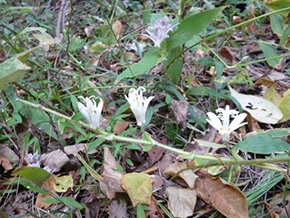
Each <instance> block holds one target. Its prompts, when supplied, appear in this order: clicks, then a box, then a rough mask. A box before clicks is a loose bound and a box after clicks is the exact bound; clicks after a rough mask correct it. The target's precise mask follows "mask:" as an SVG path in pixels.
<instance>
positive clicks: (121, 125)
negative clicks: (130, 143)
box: [114, 119, 129, 135]
mask: <svg viewBox="0 0 290 218" xmlns="http://www.w3.org/2000/svg"><path fill="white" fill-rule="evenodd" d="M128 126H129V123H128V122H127V121H125V120H123V119H121V120H118V122H117V123H116V124H115V125H114V133H115V134H116V135H120V134H121V133H122V132H123V131H124V130H125V129H127V128H128Z"/></svg>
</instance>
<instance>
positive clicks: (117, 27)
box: [112, 20, 123, 40]
mask: <svg viewBox="0 0 290 218" xmlns="http://www.w3.org/2000/svg"><path fill="white" fill-rule="evenodd" d="M112 29H113V31H114V33H115V36H116V38H117V40H119V39H120V38H121V37H122V34H123V25H122V23H121V22H120V21H119V20H116V21H115V22H114V23H113V24H112Z"/></svg>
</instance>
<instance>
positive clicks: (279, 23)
mask: <svg viewBox="0 0 290 218" xmlns="http://www.w3.org/2000/svg"><path fill="white" fill-rule="evenodd" d="M270 24H271V28H272V31H273V32H274V33H275V34H277V35H278V36H281V35H282V33H283V31H284V26H286V24H285V21H284V19H283V17H282V16H281V15H278V14H274V15H271V16H270Z"/></svg>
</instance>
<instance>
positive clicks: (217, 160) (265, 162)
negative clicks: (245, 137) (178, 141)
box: [16, 98, 290, 173]
mask: <svg viewBox="0 0 290 218" xmlns="http://www.w3.org/2000/svg"><path fill="white" fill-rule="evenodd" d="M16 100H17V101H19V102H22V103H23V104H26V105H29V106H32V107H34V108H38V109H41V110H44V111H46V112H48V113H51V114H54V115H57V116H59V117H61V118H64V119H66V120H67V121H69V122H71V123H74V124H76V123H77V124H79V125H81V126H82V127H84V128H87V129H90V130H91V131H92V132H94V133H98V134H100V135H97V137H100V138H104V139H106V140H116V141H123V142H132V143H140V144H144V145H152V146H154V145H155V146H158V147H160V148H163V149H166V150H168V151H172V152H175V153H177V154H179V155H180V156H181V157H182V158H185V159H202V160H208V161H211V162H210V163H209V164H205V165H201V166H195V168H204V167H210V166H218V165H252V166H256V167H260V168H263V169H267V170H274V171H278V172H283V173H284V172H286V169H282V168H279V167H278V166H275V165H271V164H269V163H276V162H290V156H287V157H271V158H268V159H254V160H245V159H242V158H241V157H239V158H237V157H235V158H223V157H215V156H208V155H199V154H194V153H190V152H186V151H183V150H181V149H178V148H174V147H170V146H168V145H164V144H161V143H159V142H157V141H155V140H153V139H152V140H151V141H146V140H143V139H134V138H129V137H124V136H117V135H115V134H114V133H108V132H105V131H103V130H97V129H93V128H91V127H90V126H89V125H88V124H86V123H84V122H82V121H74V120H72V119H71V118H70V117H69V116H66V115H63V114H62V113H59V112H57V111H54V110H51V109H49V108H46V107H44V106H42V105H40V104H35V103H31V102H29V101H26V100H23V99H19V98H17V99H16ZM237 156H238V155H237Z"/></svg>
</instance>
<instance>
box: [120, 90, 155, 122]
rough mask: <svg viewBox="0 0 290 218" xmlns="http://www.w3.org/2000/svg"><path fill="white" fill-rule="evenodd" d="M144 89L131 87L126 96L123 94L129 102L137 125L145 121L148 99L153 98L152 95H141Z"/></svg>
mask: <svg viewBox="0 0 290 218" xmlns="http://www.w3.org/2000/svg"><path fill="white" fill-rule="evenodd" d="M145 91H146V89H145V88H144V87H139V88H138V89H133V88H132V89H130V90H129V94H128V97H127V96H126V95H125V98H126V100H127V101H128V102H129V104H130V108H131V110H132V112H133V114H134V115H135V117H136V120H137V125H138V126H141V125H142V124H143V123H146V120H145V114H146V110H147V107H148V105H149V103H150V101H151V100H152V99H153V98H154V96H151V97H149V98H146V97H143V92H145Z"/></svg>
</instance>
